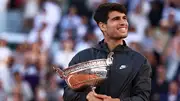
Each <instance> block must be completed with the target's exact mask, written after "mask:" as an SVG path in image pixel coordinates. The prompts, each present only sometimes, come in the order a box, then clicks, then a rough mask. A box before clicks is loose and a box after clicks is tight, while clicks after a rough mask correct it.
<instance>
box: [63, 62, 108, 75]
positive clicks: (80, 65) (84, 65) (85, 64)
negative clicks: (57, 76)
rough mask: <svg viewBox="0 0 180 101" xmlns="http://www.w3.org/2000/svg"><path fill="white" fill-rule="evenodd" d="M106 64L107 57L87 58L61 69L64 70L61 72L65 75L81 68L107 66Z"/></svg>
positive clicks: (81, 69)
mask: <svg viewBox="0 0 180 101" xmlns="http://www.w3.org/2000/svg"><path fill="white" fill-rule="evenodd" d="M107 66H108V64H107V59H95V60H89V61H85V62H81V63H77V64H74V65H72V66H69V67H68V68H66V69H64V70H63V72H64V73H63V74H64V76H65V77H67V76H68V75H70V74H73V73H77V72H80V71H83V70H87V69H92V68H97V67H107Z"/></svg>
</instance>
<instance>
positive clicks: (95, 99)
mask: <svg viewBox="0 0 180 101" xmlns="http://www.w3.org/2000/svg"><path fill="white" fill-rule="evenodd" d="M86 98H87V100H88V101H120V99H118V98H111V96H107V95H102V94H97V93H95V92H90V93H89V94H88V95H87V97H86Z"/></svg>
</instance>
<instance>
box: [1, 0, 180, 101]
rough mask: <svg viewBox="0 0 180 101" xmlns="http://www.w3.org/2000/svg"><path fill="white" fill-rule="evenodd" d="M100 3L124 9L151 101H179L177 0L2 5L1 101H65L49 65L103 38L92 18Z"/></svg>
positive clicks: (62, 63) (37, 0)
mask: <svg viewBox="0 0 180 101" xmlns="http://www.w3.org/2000/svg"><path fill="white" fill-rule="evenodd" d="M103 2H119V3H121V4H124V5H125V6H126V7H127V10H128V13H127V16H128V21H129V32H128V34H129V36H128V37H127V38H126V42H127V44H128V46H130V47H131V48H132V49H134V50H136V51H138V52H140V53H142V54H143V55H145V56H146V58H147V59H148V60H149V62H150V64H151V66H152V70H153V71H152V94H151V101H180V89H179V88H180V0H0V5H1V6H0V101H63V100H62V94H63V86H64V85H65V82H64V81H63V80H61V79H60V78H59V77H58V76H57V75H56V74H55V73H53V71H52V66H56V67H59V68H63V69H65V68H67V66H68V63H69V61H70V60H71V58H72V57H73V56H74V55H75V54H76V53H77V52H79V51H80V50H83V49H85V48H88V47H92V46H93V45H95V44H96V43H97V42H98V41H100V40H101V39H103V35H102V33H101V31H100V29H99V28H98V26H97V25H96V23H95V21H94V20H93V18H92V15H93V11H94V10H95V8H96V7H97V6H98V5H99V4H101V3H103Z"/></svg>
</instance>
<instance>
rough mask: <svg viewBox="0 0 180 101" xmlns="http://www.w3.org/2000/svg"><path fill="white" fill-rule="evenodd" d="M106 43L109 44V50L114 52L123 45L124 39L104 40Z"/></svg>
mask: <svg viewBox="0 0 180 101" xmlns="http://www.w3.org/2000/svg"><path fill="white" fill-rule="evenodd" d="M104 41H105V42H106V43H107V45H108V48H109V50H110V51H112V50H113V49H114V48H116V46H118V45H123V39H121V40H108V39H104Z"/></svg>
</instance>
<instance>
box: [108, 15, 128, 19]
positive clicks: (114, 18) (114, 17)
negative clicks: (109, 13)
mask: <svg viewBox="0 0 180 101" xmlns="http://www.w3.org/2000/svg"><path fill="white" fill-rule="evenodd" d="M124 17H126V18H127V16H126V15H124V16H122V18H124ZM116 18H121V16H114V17H112V18H111V19H116Z"/></svg>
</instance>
